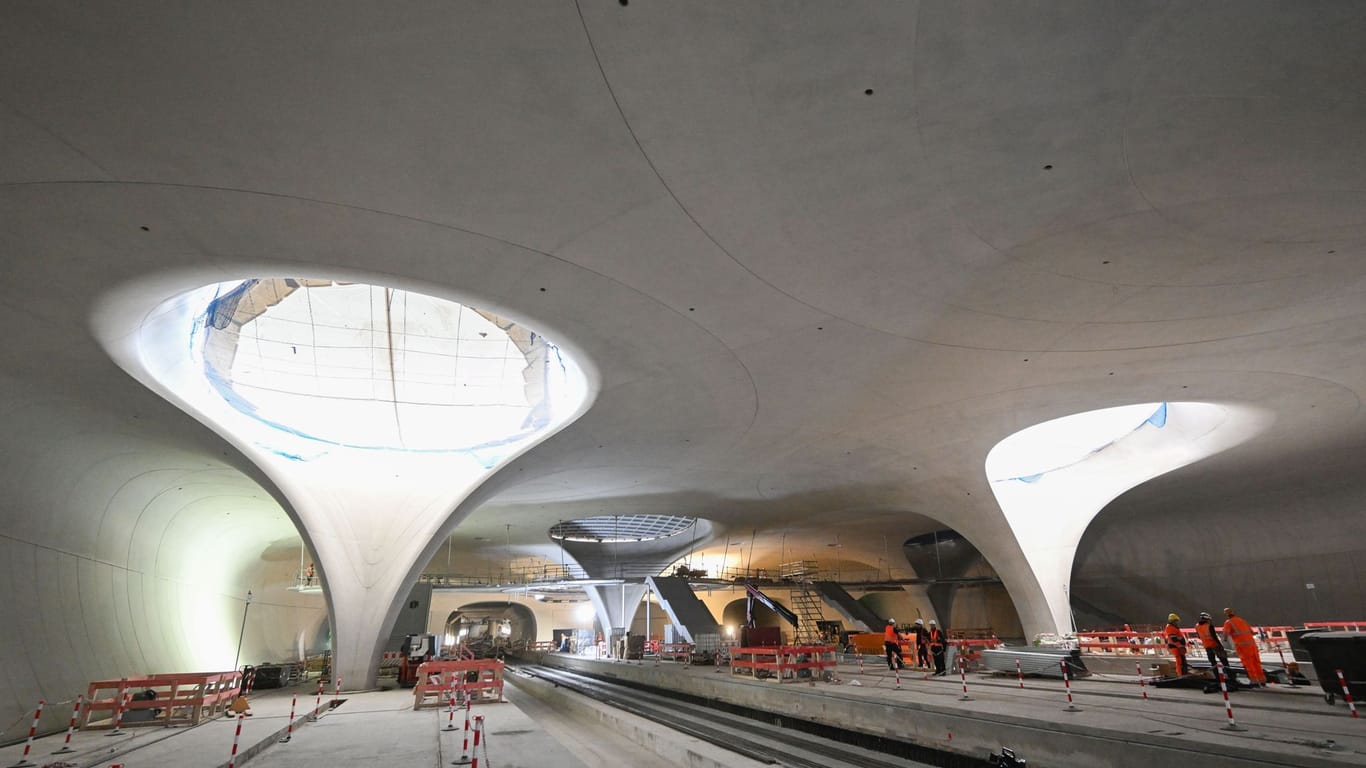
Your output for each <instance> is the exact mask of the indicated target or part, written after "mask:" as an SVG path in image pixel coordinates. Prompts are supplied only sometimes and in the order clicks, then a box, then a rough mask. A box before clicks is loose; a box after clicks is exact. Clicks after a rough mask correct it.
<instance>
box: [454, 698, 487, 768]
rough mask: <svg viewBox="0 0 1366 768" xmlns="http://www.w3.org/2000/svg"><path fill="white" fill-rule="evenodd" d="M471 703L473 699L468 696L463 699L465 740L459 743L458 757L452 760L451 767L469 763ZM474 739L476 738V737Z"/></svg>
mask: <svg viewBox="0 0 1366 768" xmlns="http://www.w3.org/2000/svg"><path fill="white" fill-rule="evenodd" d="M473 703H474V701H473V699H471V698H470V697H469V696H466V697H465V738H464V740H463V741H461V743H460V757H458V758H457V759H455V760H452V761H451V765H469V763H470V705H471V704H473ZM480 719H481V720H482V719H483V718H480ZM476 738H478V737H477V736H476Z"/></svg>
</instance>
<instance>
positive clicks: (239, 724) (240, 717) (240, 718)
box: [228, 712, 247, 768]
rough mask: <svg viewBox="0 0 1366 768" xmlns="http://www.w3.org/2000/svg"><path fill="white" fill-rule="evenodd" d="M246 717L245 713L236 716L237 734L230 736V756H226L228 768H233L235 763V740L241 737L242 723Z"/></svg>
mask: <svg viewBox="0 0 1366 768" xmlns="http://www.w3.org/2000/svg"><path fill="white" fill-rule="evenodd" d="M246 717H247V713H245V712H243V713H242V714H240V715H238V716H237V732H236V733H234V734H233V735H232V754H230V755H228V768H233V764H235V763H236V762H237V740H238V739H240V738H241V737H242V721H243V720H245V719H246Z"/></svg>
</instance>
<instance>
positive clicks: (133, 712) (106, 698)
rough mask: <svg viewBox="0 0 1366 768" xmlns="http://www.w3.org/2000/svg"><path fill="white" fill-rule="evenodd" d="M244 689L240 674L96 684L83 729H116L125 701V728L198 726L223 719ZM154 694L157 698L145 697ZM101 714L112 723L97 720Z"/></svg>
mask: <svg viewBox="0 0 1366 768" xmlns="http://www.w3.org/2000/svg"><path fill="white" fill-rule="evenodd" d="M241 687H242V673H241V672H184V673H170V674H157V675H147V676H145V677H127V678H123V679H122V680H96V681H95V682H92V683H91V684H90V687H89V689H88V690H87V691H86V704H85V707H84V708H83V709H82V710H81V715H80V728H81V730H95V729H101V728H112V727H113V725H114V715H115V714H116V713H117V711H118V710H119V708H120V707H121V706H122V703H123V701H124V699H125V695H127V698H128V702H127V707H126V708H125V709H124V712H123V717H122V723H121V725H124V726H130V727H132V726H145V725H159V726H160V725H198V724H199V723H200V722H201V721H202V720H204V719H205V718H213V717H217V716H218V715H221V714H223V712H224V711H226V710H227V706H228V705H229V704H231V703H232V700H233V699H234V698H236V697H237V694H238V692H239V691H240V690H241ZM151 693H155V694H156V698H148V697H145V696H146V695H147V694H151ZM102 713H107V714H108V715H109V719H107V720H106V719H104V718H98V717H96V715H98V714H102ZM96 720H98V722H95V721H96Z"/></svg>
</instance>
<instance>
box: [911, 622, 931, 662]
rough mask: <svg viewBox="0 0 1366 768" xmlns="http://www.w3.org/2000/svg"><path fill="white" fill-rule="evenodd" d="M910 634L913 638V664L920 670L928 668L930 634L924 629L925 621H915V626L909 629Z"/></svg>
mask: <svg viewBox="0 0 1366 768" xmlns="http://www.w3.org/2000/svg"><path fill="white" fill-rule="evenodd" d="M911 634H912V635H914V636H915V664H916V666H918V667H920V668H921V669H929V668H930V632H929V630H927V629H925V620H924V619H916V620H915V625H914V626H912V627H911Z"/></svg>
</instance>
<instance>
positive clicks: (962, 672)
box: [958, 656, 972, 701]
mask: <svg viewBox="0 0 1366 768" xmlns="http://www.w3.org/2000/svg"><path fill="white" fill-rule="evenodd" d="M958 676H959V677H961V678H963V695H962V696H959V697H958V700H959V701H972V697H971V696H969V695H968V664H967V662H966V661H964V660H963V657H962V656H959V657H958Z"/></svg>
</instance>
